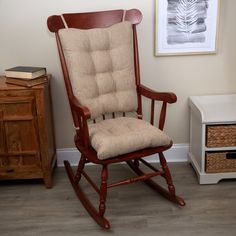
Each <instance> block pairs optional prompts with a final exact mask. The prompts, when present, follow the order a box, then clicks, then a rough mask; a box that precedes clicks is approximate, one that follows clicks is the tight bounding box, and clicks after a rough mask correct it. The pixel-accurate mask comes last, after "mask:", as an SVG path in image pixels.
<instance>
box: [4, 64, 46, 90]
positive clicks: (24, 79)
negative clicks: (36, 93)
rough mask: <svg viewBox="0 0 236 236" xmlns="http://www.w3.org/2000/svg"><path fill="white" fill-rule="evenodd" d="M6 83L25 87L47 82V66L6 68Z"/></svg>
mask: <svg viewBox="0 0 236 236" xmlns="http://www.w3.org/2000/svg"><path fill="white" fill-rule="evenodd" d="M5 76H6V83H9V84H15V85H20V86H25V87H32V86H35V85H39V84H43V83H45V82H47V80H48V77H47V73H46V68H43V67H34V66H16V67H13V68H10V69H7V70H5Z"/></svg>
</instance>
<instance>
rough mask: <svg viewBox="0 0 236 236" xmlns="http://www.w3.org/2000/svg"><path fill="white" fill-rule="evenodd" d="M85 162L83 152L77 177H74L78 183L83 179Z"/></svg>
mask: <svg viewBox="0 0 236 236" xmlns="http://www.w3.org/2000/svg"><path fill="white" fill-rule="evenodd" d="M85 162H86V158H85V156H84V155H83V154H82V155H81V157H80V161H79V165H78V168H77V172H76V174H75V177H74V181H75V184H78V183H79V181H80V179H81V176H82V171H83V169H84V165H85Z"/></svg>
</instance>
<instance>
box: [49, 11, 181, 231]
mask: <svg viewBox="0 0 236 236" xmlns="http://www.w3.org/2000/svg"><path fill="white" fill-rule="evenodd" d="M141 20H142V14H141V12H140V11H139V10H136V9H131V10H128V11H124V10H112V11H103V12H90V13H73V14H72V13H71V14H63V15H61V16H57V15H54V16H50V17H49V18H48V21H47V24H48V28H49V30H50V31H51V32H54V33H55V35H56V41H57V46H58V50H59V56H60V61H61V66H62V71H63V75H64V80H65V85H66V89H67V94H68V98H69V103H70V107H71V111H72V116H73V121H74V126H75V128H76V134H75V138H74V140H75V145H76V147H77V148H78V150H79V151H80V152H81V158H80V161H79V165H78V168H77V171H76V173H75V174H74V173H73V171H72V168H71V166H70V164H69V162H68V161H65V163H64V164H65V168H66V171H67V173H68V176H69V179H70V181H71V184H72V186H73V188H74V190H75V192H76V194H77V196H78V198H79V199H80V201H81V202H82V204H83V205H84V207H85V208H86V210H87V211H88V212H89V214H90V215H91V216H92V217H93V219H94V220H95V221H96V222H97V223H98V224H99V225H100V226H102V227H103V228H106V229H109V228H110V224H109V221H108V220H107V219H106V218H105V217H104V213H105V209H106V197H107V190H108V189H109V188H112V187H116V186H120V185H124V184H129V183H134V182H137V181H144V182H145V183H146V184H148V185H149V186H150V187H152V188H153V189H155V190H156V191H158V192H159V193H160V194H161V195H163V196H164V197H166V198H167V199H169V200H170V201H172V202H175V203H177V204H179V205H180V206H184V205H185V202H184V200H183V199H182V198H180V197H178V196H176V194H175V187H174V185H173V182H172V178H171V174H170V171H169V169H168V166H167V163H166V160H165V157H164V154H163V152H164V151H165V150H167V149H169V148H170V147H171V146H172V141H171V139H170V138H169V137H168V136H167V135H166V134H165V133H164V132H163V131H162V130H163V127H164V123H165V117H166V108H167V103H174V102H176V99H177V98H176V96H175V94H173V93H160V92H155V91H153V90H151V89H149V88H147V87H145V86H143V85H142V84H141V83H140V72H139V58H138V42H137V33H136V25H137V24H139V23H140V22H141ZM142 96H145V97H146V98H149V99H150V100H151V116H150V117H151V119H150V124H149V123H148V122H146V121H144V120H142V100H141V97H142ZM155 101H157V102H160V103H161V111H160V118H159V128H156V127H154V126H153V123H154V110H155ZM155 153H158V155H159V159H160V164H161V167H162V170H158V169H157V168H155V167H153V166H152V165H151V164H149V163H148V162H146V161H145V160H143V159H142V158H143V157H145V156H149V155H152V154H155ZM118 162H126V163H127V164H128V166H129V167H130V168H131V169H132V170H133V171H134V172H135V173H136V174H137V175H138V176H137V177H134V178H129V179H125V180H121V181H119V182H115V183H108V181H107V179H108V165H109V164H113V163H118ZM87 163H94V164H99V165H102V172H101V185H100V187H98V186H97V185H96V184H95V183H94V182H93V181H92V179H91V178H90V177H89V176H88V175H87V173H86V172H85V170H84V167H85V165H86V164H87ZM141 163H142V164H144V165H145V166H147V167H149V168H150V169H151V170H152V172H151V173H144V172H143V170H142V169H141V168H140V164H141ZM82 176H83V177H84V178H85V179H86V180H87V181H88V182H89V183H90V184H91V185H92V187H93V188H94V189H95V191H96V192H97V193H98V195H99V200H100V203H99V207H98V210H97V209H96V208H95V207H94V206H93V205H92V203H91V202H90V201H89V199H88V198H87V196H86V195H85V193H84V191H83V190H82V188H81V186H80V183H79V182H80V180H81V177H82ZM154 176H161V177H163V178H164V179H165V180H166V183H167V187H168V188H167V190H166V189H164V188H163V187H161V186H159V185H158V184H157V183H155V182H154V181H153V180H151V178H152V177H154Z"/></svg>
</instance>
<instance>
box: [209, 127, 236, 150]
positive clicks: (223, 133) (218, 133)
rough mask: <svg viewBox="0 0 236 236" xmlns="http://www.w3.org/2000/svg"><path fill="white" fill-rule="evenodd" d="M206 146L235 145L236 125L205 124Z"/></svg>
mask: <svg viewBox="0 0 236 236" xmlns="http://www.w3.org/2000/svg"><path fill="white" fill-rule="evenodd" d="M206 146H207V147H209V148H214V147H233V146H236V125H235V124H234V125H207V127H206Z"/></svg>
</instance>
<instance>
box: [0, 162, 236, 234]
mask: <svg viewBox="0 0 236 236" xmlns="http://www.w3.org/2000/svg"><path fill="white" fill-rule="evenodd" d="M169 166H170V168H171V170H172V174H173V179H174V182H175V185H176V189H177V193H178V194H179V195H180V196H183V197H184V198H185V200H186V203H187V205H186V206H185V207H184V208H180V207H178V206H176V205H175V204H173V203H170V202H168V201H167V200H165V199H163V198H162V197H161V196H159V195H158V194H157V193H156V192H154V191H153V190H151V189H149V188H148V187H147V186H146V185H144V184H143V183H136V184H132V185H127V186H122V187H117V188H113V189H111V190H110V191H109V195H108V203H107V212H106V217H107V218H108V219H109V220H110V223H111V226H112V229H111V230H110V231H104V230H102V229H100V227H99V226H97V224H96V223H95V222H94V221H93V220H92V219H91V218H90V217H89V216H88V214H87V212H86V211H85V210H84V209H83V207H82V206H81V204H80V202H79V201H78V200H77V198H76V196H75V194H74V192H73V190H72V188H71V186H70V184H69V181H68V179H67V176H66V173H65V171H64V169H63V168H58V169H57V170H56V171H55V175H54V188H53V189H50V190H48V189H45V188H44V185H43V184H42V182H41V181H23V182H13V183H12V182H0V235H1V236H18V235H22V236H34V235H44V236H48V235H49V236H54V235H55V236H72V235H73V236H74V235H76V236H93V235H94V236H95V235H96V236H97V235H106V236H109V235H122V236H130V235H134V236H139V235H140V236H141V235H142V236H146V235H147V236H152V235H155V236H162V235H164V236H167V235H171V236H176V235H180V236H185V235H186V236H194V235H198V236H205V235H214V236H216V235H224V236H231V235H232V236H235V235H236V180H227V181H221V182H220V183H219V184H217V185H199V184H198V182H197V178H196V176H195V173H194V172H193V169H192V168H191V166H190V165H189V164H188V163H179V164H170V165H169ZM88 169H89V173H91V175H92V176H93V177H95V176H98V175H99V170H100V168H98V167H95V166H89V167H88ZM132 175H133V173H132V171H131V170H130V169H129V168H128V167H127V166H126V165H114V166H112V167H110V180H115V179H117V178H118V177H121V178H126V177H127V176H132ZM159 178H160V177H159ZM83 185H84V186H85V188H86V191H87V192H88V193H89V194H90V196H91V198H92V199H96V197H97V195H96V193H95V192H93V190H92V189H90V187H89V186H88V185H87V184H86V182H84V183H83Z"/></svg>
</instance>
